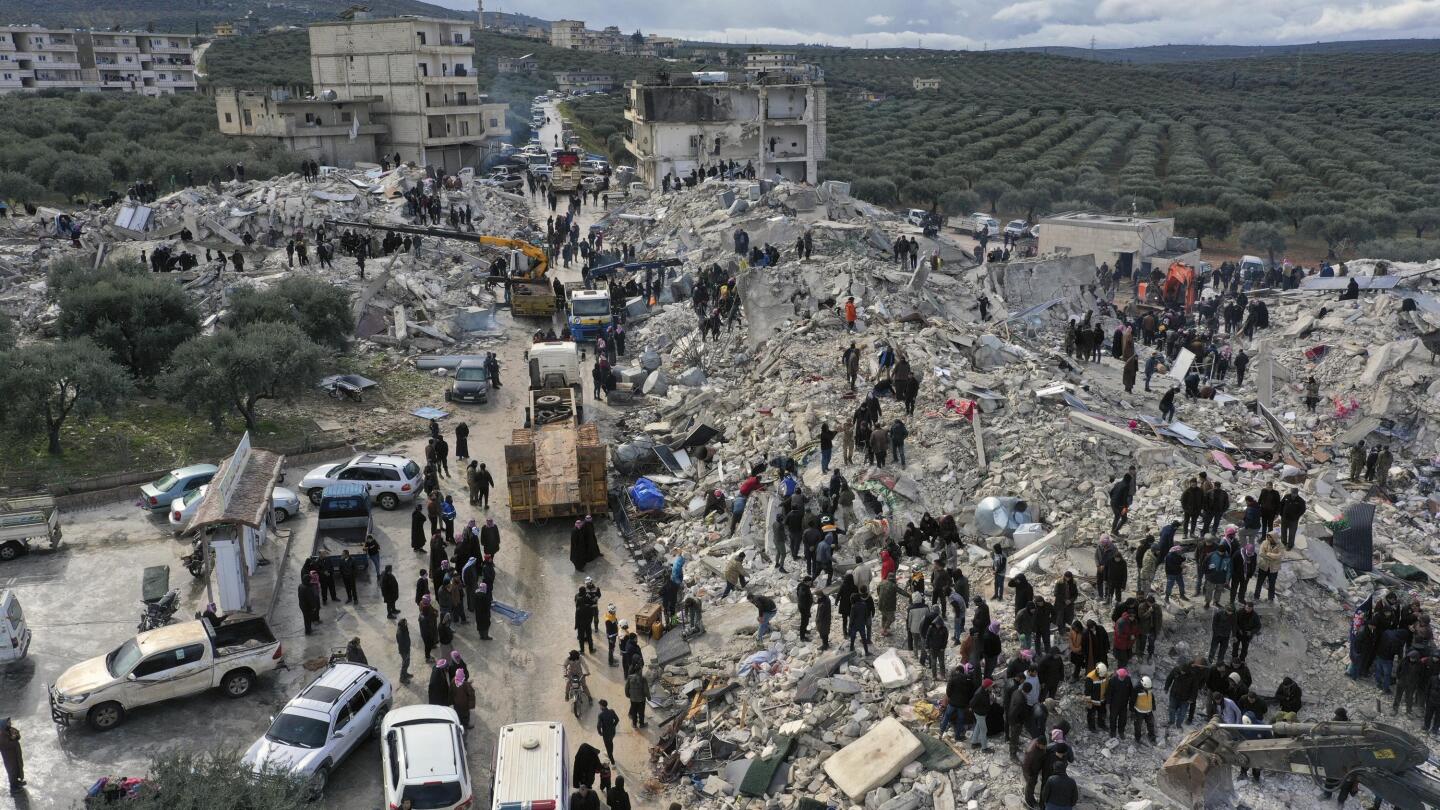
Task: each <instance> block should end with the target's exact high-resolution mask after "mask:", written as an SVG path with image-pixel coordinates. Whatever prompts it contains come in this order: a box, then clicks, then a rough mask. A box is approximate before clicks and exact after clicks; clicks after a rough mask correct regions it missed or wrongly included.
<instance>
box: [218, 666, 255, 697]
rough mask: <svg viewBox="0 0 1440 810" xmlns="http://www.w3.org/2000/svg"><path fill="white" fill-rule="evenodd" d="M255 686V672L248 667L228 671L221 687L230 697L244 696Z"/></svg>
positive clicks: (221, 682) (226, 695)
mask: <svg viewBox="0 0 1440 810" xmlns="http://www.w3.org/2000/svg"><path fill="white" fill-rule="evenodd" d="M254 688H255V673H253V672H251V671H250V670H248V669H237V670H235V671H234V672H228V673H226V674H225V677H224V678H223V679H221V681H220V689H221V691H223V692H224V693H225V697H228V698H242V697H245V696H246V695H248V694H250V690H251V689H254Z"/></svg>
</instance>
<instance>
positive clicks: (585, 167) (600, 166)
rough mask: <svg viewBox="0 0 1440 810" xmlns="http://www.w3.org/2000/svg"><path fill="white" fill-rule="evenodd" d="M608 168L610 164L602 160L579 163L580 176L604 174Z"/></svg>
mask: <svg viewBox="0 0 1440 810" xmlns="http://www.w3.org/2000/svg"><path fill="white" fill-rule="evenodd" d="M608 168H610V164H609V163H608V162H606V161H603V160H582V161H580V172H581V173H582V174H604V173H605V170H606V169H608Z"/></svg>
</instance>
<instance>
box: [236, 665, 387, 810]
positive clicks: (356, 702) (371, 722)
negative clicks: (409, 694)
mask: <svg viewBox="0 0 1440 810" xmlns="http://www.w3.org/2000/svg"><path fill="white" fill-rule="evenodd" d="M394 696H395V689H394V687H393V686H392V685H391V684H390V681H389V679H387V678H386V677H385V676H384V675H383V674H381V673H380V671H379V670H377V669H375V668H374V667H369V666H365V665H364V664H351V663H335V664H331V665H330V668H329V669H327V670H325V671H324V672H322V673H320V677H318V678H316V679H315V680H313V681H311V682H310V685H309V686H307V687H305V689H304V690H302V691H301V692H300V694H298V695H296V696H295V697H293V698H291V699H290V702H289V703H286V704H285V708H283V709H281V710H280V711H279V713H278V714H276V715H275V716H274V717H273V718H271V720H270V728H268V729H266V731H265V734H264V736H262V737H261V738H260V739H258V740H256V741H255V742H254V743H253V744H252V745H251V746H250V750H248V751H246V752H245V756H244V758H243V760H242V761H243V762H244V763H245V764H246V765H248V766H250V768H251V769H252V770H254V771H255V772H256V773H265V772H267V771H270V772H274V771H280V772H289V773H291V774H295V775H297V776H302V777H304V778H305V779H306V780H307V782H308V786H309V793H310V796H311V798H313V799H318V798H320V796H321V795H322V794H323V793H324V792H325V785H326V783H327V782H329V781H330V774H331V772H333V771H334V770H335V768H336V767H337V766H339V765H340V763H341V762H344V761H345V758H346V757H348V756H350V755H351V754H353V753H354V752H355V750H356V749H357V748H359V747H360V744H361V743H362V742H364V741H365V740H367V739H369V738H371V737H374V736H377V735H379V734H380V726H381V723H382V722H384V719H385V713H386V712H388V711H390V703H391V701H392V700H393V699H394Z"/></svg>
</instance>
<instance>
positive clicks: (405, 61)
mask: <svg viewBox="0 0 1440 810" xmlns="http://www.w3.org/2000/svg"><path fill="white" fill-rule="evenodd" d="M472 27H473V23H471V22H469V21H466V20H442V19H434V18H428V17H403V18H392V19H359V20H342V21H336V22H324V23H316V24H314V25H312V26H310V76H311V80H312V82H313V84H314V87H315V94H316V96H318V97H323V96H324V95H325V93H326V92H327V91H333V92H334V94H335V97H336V98H338V99H359V98H370V97H374V98H375V99H376V100H375V101H374V102H373V103H372V104H371V107H370V116H371V120H373V122H374V123H375V124H379V125H383V126H384V127H385V132H384V134H382V135H380V136H378V141H379V144H378V145H379V148H380V151H381V153H383V154H386V155H392V156H393V155H394V154H396V153H399V154H400V158H401V160H407V161H415V162H416V163H418V164H419V165H422V166H436V167H438V168H443V169H444V170H445V171H446V172H451V173H454V172H457V171H459V170H460V169H461V168H463V167H465V166H477V165H479V164H480V162H481V158H482V153H483V146H484V138H485V136H484V133H485V130H486V127H485V126H484V123H485V122H484V121H482V107H481V103H480V98H481V97H480V83H479V80H478V79H477V77H476V75H475V70H474V67H473V60H474V56H475V47H474V43H473V42H472V40H471V33H470V32H471V28H472ZM503 123H504V122H503V117H502V120H501V124H502V125H503Z"/></svg>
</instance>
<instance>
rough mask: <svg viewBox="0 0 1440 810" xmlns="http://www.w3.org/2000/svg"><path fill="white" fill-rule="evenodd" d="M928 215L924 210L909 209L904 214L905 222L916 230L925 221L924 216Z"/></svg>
mask: <svg viewBox="0 0 1440 810" xmlns="http://www.w3.org/2000/svg"><path fill="white" fill-rule="evenodd" d="M928 213H929V212H928V211H926V210H925V209H924V208H911V209H910V210H909V211H906V212H905V221H906V222H908V223H910V224H911V225H914V226H915V227H917V228H918V227H920V224H921V223H922V222H924V221H925V215H926V214H928Z"/></svg>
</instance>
